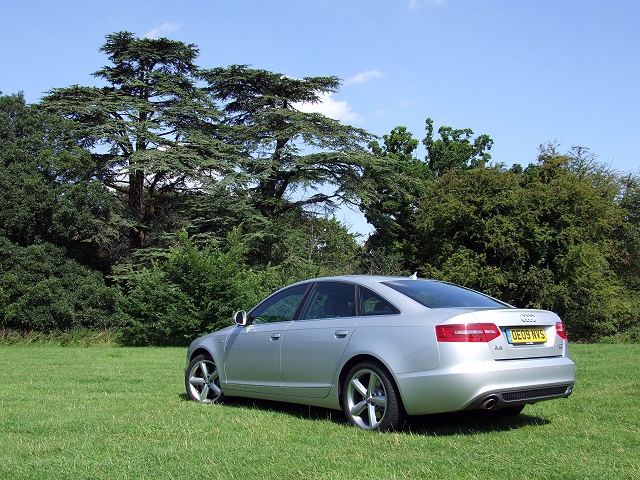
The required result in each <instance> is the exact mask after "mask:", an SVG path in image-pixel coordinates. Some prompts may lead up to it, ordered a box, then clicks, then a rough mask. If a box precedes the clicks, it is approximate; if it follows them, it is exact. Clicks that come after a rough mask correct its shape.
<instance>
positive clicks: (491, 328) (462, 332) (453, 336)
mask: <svg viewBox="0 0 640 480" xmlns="http://www.w3.org/2000/svg"><path fill="white" fill-rule="evenodd" d="M499 336H500V329H499V328H498V327H496V326H495V325H494V324H493V323H460V324H455V325H436V339H437V340H438V341H439V342H483V343H488V342H490V341H491V340H493V339H494V338H498V337H499Z"/></svg>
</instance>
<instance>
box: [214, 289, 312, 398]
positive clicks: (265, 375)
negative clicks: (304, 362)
mask: <svg viewBox="0 0 640 480" xmlns="http://www.w3.org/2000/svg"><path fill="white" fill-rule="evenodd" d="M308 286H309V285H308V284H304V285H297V286H294V287H291V288H288V289H286V290H283V291H281V292H278V293H276V294H274V295H272V296H271V297H268V298H267V299H266V300H265V301H263V302H262V303H260V304H259V305H258V306H256V307H255V308H254V309H253V310H252V311H251V312H250V313H249V322H248V323H249V324H248V325H247V326H244V327H241V326H236V327H235V328H234V329H233V330H231V332H230V333H229V335H228V336H227V338H226V340H225V348H224V359H223V363H224V373H225V378H226V384H225V388H226V389H227V390H229V391H232V390H238V391H243V392H254V393H265V394H282V377H281V374H280V347H281V342H282V334H283V333H284V331H285V330H286V328H287V326H288V325H289V324H290V323H291V321H292V319H293V315H294V313H295V312H296V309H297V308H298V305H299V303H300V301H301V300H302V298H303V297H304V294H305V292H306V290H307V288H308Z"/></svg>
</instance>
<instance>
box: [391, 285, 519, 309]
mask: <svg viewBox="0 0 640 480" xmlns="http://www.w3.org/2000/svg"><path fill="white" fill-rule="evenodd" d="M382 284H383V285H386V286H387V287H391V288H393V289H394V290H397V291H398V292H400V293H402V294H404V295H406V296H407V297H409V298H411V299H413V300H415V301H416V302H418V303H420V304H421V305H424V306H425V307H429V308H459V307H473V308H509V305H508V304H506V303H503V302H500V301H499V300H495V299H493V298H491V297H488V296H486V295H483V294H481V293H478V292H474V291H473V290H469V289H467V288H463V287H458V286H456V285H452V284H450V283H444V282H438V281H434V280H411V279H407V280H391V281H387V282H382Z"/></svg>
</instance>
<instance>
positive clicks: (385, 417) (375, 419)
mask: <svg viewBox="0 0 640 480" xmlns="http://www.w3.org/2000/svg"><path fill="white" fill-rule="evenodd" d="M342 387H343V388H342V408H343V411H344V413H345V415H346V417H347V419H348V420H349V422H350V423H352V424H353V425H355V426H357V427H360V428H363V429H365V430H379V431H386V430H398V429H399V428H401V427H402V424H403V422H404V418H405V415H406V414H405V412H404V407H403V406H402V401H401V399H400V395H399V394H398V390H397V388H396V386H395V383H394V382H393V378H392V377H391V375H390V374H389V373H388V372H387V370H386V369H385V368H384V367H382V366H381V365H379V364H378V363H375V362H361V363H358V364H357V365H355V366H354V367H353V368H351V370H349V373H347V376H346V377H345V380H344V384H343V386H342Z"/></svg>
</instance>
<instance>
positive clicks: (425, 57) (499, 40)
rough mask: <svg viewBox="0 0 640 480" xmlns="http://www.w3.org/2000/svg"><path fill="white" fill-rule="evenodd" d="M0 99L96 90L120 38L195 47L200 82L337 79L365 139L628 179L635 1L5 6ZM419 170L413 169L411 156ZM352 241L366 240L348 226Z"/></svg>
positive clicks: (333, 109)
mask: <svg viewBox="0 0 640 480" xmlns="http://www.w3.org/2000/svg"><path fill="white" fill-rule="evenodd" d="M1 7H2V8H1V9H0V12H1V13H0V91H2V92H3V93H4V94H10V93H16V92H18V91H23V92H24V94H25V96H26V99H27V101H28V102H35V101H37V100H38V99H39V98H40V97H41V96H42V95H43V93H44V92H45V91H46V90H48V89H50V88H54V87H66V86H69V85H72V84H80V85H93V84H96V79H94V78H93V77H92V76H91V75H90V74H91V73H92V72H94V71H96V70H98V69H99V68H101V67H102V66H104V65H106V64H107V58H106V56H105V55H104V54H101V53H100V52H98V49H99V48H100V46H101V45H102V44H103V43H104V40H105V35H107V34H109V33H113V32H116V31H120V30H128V31H131V32H134V33H135V34H137V35H138V36H154V37H159V36H166V37H169V38H172V39H175V40H181V41H183V42H186V43H194V44H196V45H197V46H198V47H199V48H200V58H199V59H198V64H199V65H200V66H202V67H217V66H227V65H230V64H235V63H242V64H250V65H252V66H254V67H256V68H264V69H267V70H271V71H275V72H280V73H283V74H286V75H289V76H292V77H304V76H315V75H335V76H338V77H340V78H342V79H343V80H344V84H343V86H342V88H341V90H340V92H339V93H337V94H334V95H332V96H331V97H330V98H326V99H325V100H326V102H325V104H324V105H323V107H322V108H323V109H324V111H325V112H326V113H327V114H328V115H330V116H333V117H336V118H339V119H341V120H343V121H344V122H345V123H350V124H352V125H354V126H358V127H362V128H365V129H366V130H368V131H369V132H371V133H374V134H376V135H383V134H385V133H388V132H389V131H390V130H391V129H392V128H394V127H395V126H398V125H404V126H406V127H407V128H408V130H409V131H410V132H412V133H413V135H414V136H415V137H416V138H418V139H422V138H423V137H424V121H425V119H426V118H427V117H431V118H433V120H434V122H435V125H436V128H437V127H439V126H441V125H449V126H452V127H454V128H471V129H472V130H473V131H474V132H475V133H476V134H483V133H486V134H488V135H489V136H491V138H493V140H494V142H495V143H494V147H493V150H492V156H493V159H492V160H493V161H496V162H502V163H505V164H507V165H511V164H513V163H520V164H522V165H527V164H528V163H529V162H532V161H534V160H535V158H536V154H537V149H538V146H539V145H540V144H542V143H546V142H552V141H555V142H558V143H559V144H560V150H568V149H569V148H570V147H571V146H573V145H580V146H584V147H588V148H589V149H590V150H591V152H592V153H594V154H596V155H597V156H598V159H599V161H601V162H603V163H605V164H607V165H610V166H611V167H612V168H613V169H616V170H619V171H624V172H636V173H637V172H639V171H640V153H639V149H638V146H637V145H636V140H637V138H638V133H639V132H640V92H639V88H640V27H639V25H640V2H638V1H634V0H618V1H616V0H611V1H606V2H605V1H591V0H581V1H578V0H553V1H552V0H536V1H524V0H493V1H490V0H278V1H267V0H181V1H175V0H174V1H163V0H154V1H136V0H127V1H123V0H115V1H104V2H97V1H91V0H58V1H56V2H51V1H45V0H20V1H11V0H1ZM419 155H420V156H423V155H424V152H423V151H422V150H421V151H420V152H419ZM347 221H348V222H349V221H352V222H354V223H356V225H354V228H355V229H356V230H361V231H362V230H365V227H363V226H361V225H359V224H358V222H359V220H357V219H352V220H347Z"/></svg>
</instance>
